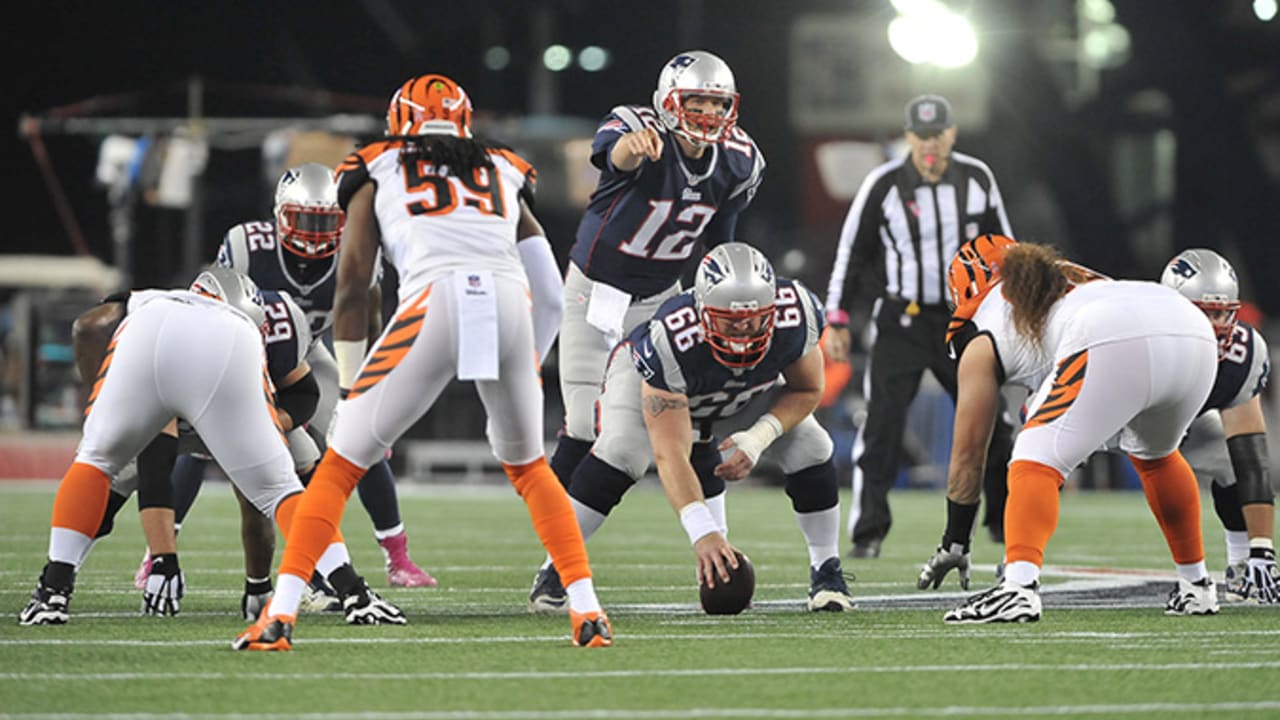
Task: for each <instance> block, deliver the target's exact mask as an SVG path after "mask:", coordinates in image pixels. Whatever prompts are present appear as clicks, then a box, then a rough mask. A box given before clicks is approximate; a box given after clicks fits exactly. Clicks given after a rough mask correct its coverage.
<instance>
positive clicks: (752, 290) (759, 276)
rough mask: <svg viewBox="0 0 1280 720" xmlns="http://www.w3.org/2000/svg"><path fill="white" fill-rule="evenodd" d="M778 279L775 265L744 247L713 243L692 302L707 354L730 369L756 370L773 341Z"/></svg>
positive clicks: (696, 279) (700, 266) (701, 265)
mask: <svg viewBox="0 0 1280 720" xmlns="http://www.w3.org/2000/svg"><path fill="white" fill-rule="evenodd" d="M776 294H777V281H776V280H775V279H774V275H773V266H772V265H770V264H769V260H768V259H767V258H765V256H764V255H763V254H762V253H761V252H760V251H759V250H756V249H755V248H753V247H751V246H750V245H747V244H746V243H740V242H730V243H724V244H722V245H717V246H716V247H714V248H712V249H711V251H710V252H708V253H707V254H706V256H704V257H703V258H702V262H700V263H699V264H698V270H697V272H696V273H695V276H694V282H693V298H694V303H695V305H696V308H697V311H698V321H699V323H700V324H701V325H702V337H703V339H704V340H706V342H707V345H708V346H709V347H710V348H711V356H712V357H714V358H715V359H716V362H719V363H720V364H721V365H724V366H725V367H730V368H749V367H755V366H756V365H757V364H758V363H759V362H760V360H761V359H763V358H764V356H765V353H767V352H769V346H770V345H771V344H772V343H773V305H774V296H775V295H776Z"/></svg>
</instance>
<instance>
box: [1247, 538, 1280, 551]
mask: <svg viewBox="0 0 1280 720" xmlns="http://www.w3.org/2000/svg"><path fill="white" fill-rule="evenodd" d="M1255 549H1256V550H1270V551H1271V552H1273V553H1274V552H1275V551H1276V544H1275V543H1274V542H1273V541H1272V540H1271V538H1269V537H1256V538H1249V550H1250V551H1253V550H1255Z"/></svg>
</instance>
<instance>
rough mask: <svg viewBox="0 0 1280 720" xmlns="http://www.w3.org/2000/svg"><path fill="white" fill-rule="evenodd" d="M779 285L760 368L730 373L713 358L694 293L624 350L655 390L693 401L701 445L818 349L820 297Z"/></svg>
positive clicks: (643, 328) (669, 306)
mask: <svg viewBox="0 0 1280 720" xmlns="http://www.w3.org/2000/svg"><path fill="white" fill-rule="evenodd" d="M777 285H778V289H777V295H776V296H775V297H776V299H775V300H774V304H775V305H774V306H775V310H774V324H773V328H774V329H773V340H772V342H771V343H770V345H769V350H768V352H766V353H765V355H764V357H763V358H761V359H760V362H759V363H757V364H756V365H755V366H754V367H750V368H741V369H734V368H728V367H725V366H724V365H721V364H720V363H719V362H716V360H715V358H714V357H712V355H711V349H710V347H709V346H708V345H707V344H706V342H705V341H704V340H703V338H702V330H701V327H700V325H699V323H698V314H697V310H696V305H695V302H694V297H693V290H692V289H690V290H686V291H684V292H682V293H680V294H679V295H676V296H675V297H673V298H671V299H670V300H667V301H666V302H665V303H663V304H662V307H660V308H658V312H657V313H656V314H655V315H654V316H653V319H652V320H650V321H649V322H647V323H642V324H640V325H639V326H637V327H636V328H635V329H634V330H632V331H631V334H630V335H629V336H628V337H627V339H626V341H624V342H623V343H622V344H621V345H620V346H619V347H620V348H627V349H629V350H630V353H631V362H632V364H634V365H635V368H636V370H637V371H638V372H639V373H640V375H641V377H643V378H644V381H645V382H647V383H649V385H651V386H653V387H655V388H658V389H660V390H666V391H668V392H673V393H682V394H684V395H685V396H687V397H688V398H689V414H690V415H691V416H692V418H693V421H694V424H695V430H697V431H698V434H700V435H701V436H702V437H700V438H698V439H700V440H707V439H709V435H710V432H709V426H710V425H711V424H712V423H714V422H716V421H718V420H722V419H724V418H728V417H732V416H733V415H735V414H737V413H739V412H741V411H742V410H743V409H744V408H746V407H747V405H748V403H750V402H751V401H752V400H753V399H755V398H757V397H759V396H761V395H763V394H764V393H766V392H767V391H769V390H770V389H771V388H773V387H774V386H775V385H777V384H778V382H779V380H780V377H781V374H782V372H783V371H784V370H786V369H787V368H788V367H789V366H790V365H792V364H793V363H795V362H796V361H798V360H799V359H800V358H802V357H804V355H805V354H806V353H808V352H809V351H810V350H812V349H813V347H814V346H815V345H817V343H818V337H819V336H820V335H822V329H823V325H824V324H825V320H824V318H823V315H822V313H820V312H818V311H817V309H816V308H818V307H820V306H819V303H818V299H817V297H816V296H815V295H814V294H813V293H812V292H811V291H810V290H809V289H808V288H806V287H804V286H803V285H801V284H800V282H799V281H796V280H788V279H784V278H778V281H777ZM619 359H621V358H619ZM638 401H639V398H637V402H638ZM602 422H607V420H604V421H602Z"/></svg>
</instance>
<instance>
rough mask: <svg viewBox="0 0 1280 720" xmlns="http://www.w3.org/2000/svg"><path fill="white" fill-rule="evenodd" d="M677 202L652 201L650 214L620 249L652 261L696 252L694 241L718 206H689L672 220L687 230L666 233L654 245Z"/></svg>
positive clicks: (675, 258) (672, 258) (687, 255)
mask: <svg viewBox="0 0 1280 720" xmlns="http://www.w3.org/2000/svg"><path fill="white" fill-rule="evenodd" d="M675 204H676V202H675V201H674V200H650V201H649V208H650V210H649V214H648V215H647V216H645V219H644V222H643V223H640V229H639V230H636V234H635V235H632V236H631V239H630V240H627V241H626V242H624V243H622V244H621V245H619V246H618V249H619V250H621V251H622V252H624V253H626V254H628V255H634V256H635V257H640V258H646V259H652V260H683V259H685V258H687V257H689V255H690V253H692V252H693V242H694V241H695V240H697V239H698V236H699V235H701V234H702V231H703V230H704V229H706V227H707V223H709V222H711V218H713V217H715V215H716V209H715V208H714V207H713V206H711V205H702V204H696V205H689V206H688V207H686V208H685V209H683V210H681V211H680V212H679V213H678V214H676V217H675V220H674V221H673V222H675V223H676V224H678V225H684V226H687V227H688V229H687V230H679V231H677V232H673V233H671V234H669V235H664V236H663V237H662V239H661V240H658V241H657V247H653V245H654V238H656V237H657V235H658V231H659V230H661V229H662V228H663V226H664V225H666V224H667V218H668V217H669V216H670V215H671V208H672V207H674V206H675Z"/></svg>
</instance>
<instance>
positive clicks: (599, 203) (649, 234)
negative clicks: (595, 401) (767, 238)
mask: <svg viewBox="0 0 1280 720" xmlns="http://www.w3.org/2000/svg"><path fill="white" fill-rule="evenodd" d="M644 128H652V129H654V130H656V131H658V134H659V135H660V136H661V137H662V156H661V157H660V158H659V159H658V160H657V161H653V162H651V161H649V160H648V159H645V160H643V161H642V162H641V163H640V167H638V168H636V169H635V170H632V171H630V172H623V171H621V170H618V169H617V168H615V167H614V166H613V163H612V162H611V161H610V159H609V154H610V153H611V152H612V151H613V146H614V144H615V143H616V142H618V139H619V138H621V137H622V136H623V135H624V134H626V133H628V132H634V131H636V130H642V129H644ZM591 163H592V164H593V165H595V166H596V167H597V168H599V169H600V180H599V184H598V185H597V187H596V190H595V192H594V193H592V194H591V199H590V201H589V202H588V204H587V209H586V212H585V213H584V214H583V216H582V220H581V222H580V223H579V225H578V231H577V235H576V236H575V239H574V243H573V248H572V249H571V250H570V252H569V256H570V258H572V260H573V262H574V264H576V265H577V266H578V267H579V268H580V269H581V270H582V272H583V273H584V274H586V276H587V277H588V278H591V279H592V280H595V281H597V282H603V283H606V284H609V285H612V286H613V287H616V288H618V289H620V290H625V291H626V292H628V293H630V294H631V295H632V296H633V297H636V298H645V297H650V296H652V295H657V294H658V293H660V292H662V291H663V290H666V289H667V288H669V287H671V286H672V285H674V284H675V283H676V281H678V280H679V279H680V276H681V275H682V274H683V272H684V270H685V267H686V263H687V261H688V260H689V258H690V256H692V255H693V252H694V249H695V246H696V245H697V243H698V241H699V239H701V240H702V241H703V243H704V245H705V247H706V248H712V247H715V246H716V245H719V244H720V243H722V242H728V241H730V240H733V239H734V228H735V225H736V223H737V219H738V213H740V212H741V211H742V210H743V209H744V208H746V207H747V205H748V204H750V203H751V200H752V198H754V197H755V192H756V189H757V188H758V187H759V185H760V181H761V179H762V175H763V173H764V167H765V161H764V155H763V154H762V153H761V152H760V148H758V147H756V143H755V141H754V140H752V139H751V136H749V135H747V133H746V131H744V130H743V129H742V128H739V127H736V126H735V127H734V128H732V129H731V130H730V131H729V133H728V135H727V136H726V137H725V139H724V141H723V142H720V143H716V144H712V145H710V146H709V147H708V148H707V149H706V152H704V153H703V156H702V157H701V158H699V159H697V160H691V159H689V158H687V157H685V156H684V153H682V152H681V151H680V148H679V146H678V145H677V144H676V139H675V136H674V135H672V134H671V133H669V132H668V131H667V129H666V126H664V125H663V124H662V123H661V122H660V121H659V120H658V118H657V115H656V114H655V113H654V111H653V110H652V109H650V108H647V107H644V106H640V105H620V106H618V107H615V108H614V109H613V111H612V112H610V113H609V115H607V116H606V117H605V118H604V120H603V121H602V122H601V124H600V126H599V128H597V129H596V135H595V139H594V140H593V141H592V143H591Z"/></svg>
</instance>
